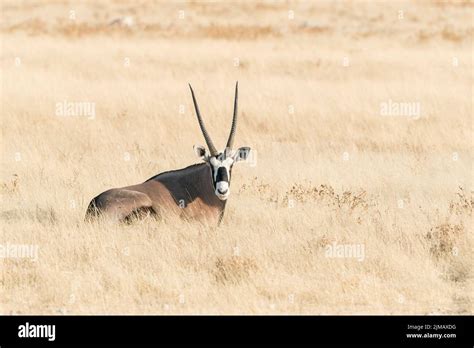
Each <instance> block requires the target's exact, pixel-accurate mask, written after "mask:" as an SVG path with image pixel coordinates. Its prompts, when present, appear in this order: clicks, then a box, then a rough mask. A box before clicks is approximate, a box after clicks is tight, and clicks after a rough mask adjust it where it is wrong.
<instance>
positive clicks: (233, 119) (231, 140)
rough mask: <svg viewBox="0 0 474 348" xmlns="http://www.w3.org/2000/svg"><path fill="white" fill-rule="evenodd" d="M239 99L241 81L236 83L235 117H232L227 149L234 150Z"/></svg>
mask: <svg viewBox="0 0 474 348" xmlns="http://www.w3.org/2000/svg"><path fill="white" fill-rule="evenodd" d="M238 99H239V81H237V82H236V83H235V97H234V116H233V117H232V126H231V128H230V134H229V140H227V145H226V148H229V149H232V144H233V143H234V136H235V129H236V127H237V103H238Z"/></svg>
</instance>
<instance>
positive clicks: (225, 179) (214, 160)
mask: <svg viewBox="0 0 474 348" xmlns="http://www.w3.org/2000/svg"><path fill="white" fill-rule="evenodd" d="M194 149H195V151H196V153H197V154H198V156H200V157H201V158H202V159H203V160H204V161H205V162H208V163H209V165H210V166H211V173H212V184H213V186H214V193H215V194H216V196H217V197H218V198H219V199H220V200H222V201H225V200H226V199H227V198H229V194H230V179H231V175H232V166H233V165H234V164H235V163H236V162H239V161H244V160H246V159H247V157H248V154H249V152H250V148H249V147H241V148H240V149H238V150H230V149H227V150H226V151H223V152H221V153H219V154H218V155H216V156H210V155H209V153H208V152H207V151H206V150H205V149H204V147H202V146H195V147H194Z"/></svg>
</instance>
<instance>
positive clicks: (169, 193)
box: [86, 163, 225, 224]
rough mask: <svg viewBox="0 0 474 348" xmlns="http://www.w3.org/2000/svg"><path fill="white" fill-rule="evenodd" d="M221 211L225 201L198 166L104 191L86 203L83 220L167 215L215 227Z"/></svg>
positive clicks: (205, 170) (208, 171)
mask: <svg viewBox="0 0 474 348" xmlns="http://www.w3.org/2000/svg"><path fill="white" fill-rule="evenodd" d="M224 209H225V201H221V200H219V199H218V198H217V197H216V195H215V194H214V187H213V185H212V178H211V169H210V167H209V165H208V164H207V163H201V164H196V165H192V166H189V167H186V168H184V169H180V170H174V171H169V172H165V173H161V174H158V175H156V176H154V177H152V178H150V179H149V180H147V181H145V182H144V183H142V184H138V185H133V186H127V187H123V188H115V189H111V190H108V191H105V192H103V193H101V194H100V195H98V196H97V197H95V198H94V199H93V200H92V201H91V202H90V204H89V207H88V208H87V212H86V219H87V220H91V219H93V218H96V217H98V216H100V215H105V216H107V217H109V218H114V219H117V220H118V221H128V220H129V219H130V218H131V217H133V216H138V217H140V216H142V215H143V213H146V214H147V215H148V214H152V215H154V216H155V217H157V218H159V219H165V218H166V217H167V216H168V215H169V214H171V215H177V216H180V217H181V218H184V219H194V220H198V221H203V222H204V221H205V222H208V223H212V224H218V223H219V222H220V219H221V218H222V216H223V213H224Z"/></svg>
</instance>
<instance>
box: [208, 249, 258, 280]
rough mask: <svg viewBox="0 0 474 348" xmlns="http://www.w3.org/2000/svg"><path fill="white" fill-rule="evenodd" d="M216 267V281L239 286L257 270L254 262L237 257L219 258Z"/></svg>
mask: <svg viewBox="0 0 474 348" xmlns="http://www.w3.org/2000/svg"><path fill="white" fill-rule="evenodd" d="M214 266H215V268H214V272H213V273H214V276H215V279H216V281H217V282H218V283H221V284H226V283H230V284H238V283H240V282H241V281H242V280H244V279H246V278H248V277H249V276H250V274H251V273H252V272H254V271H256V270H257V264H256V263H255V261H254V260H252V259H249V258H245V257H241V256H235V255H234V256H231V257H218V258H217V260H216V262H215V264H214Z"/></svg>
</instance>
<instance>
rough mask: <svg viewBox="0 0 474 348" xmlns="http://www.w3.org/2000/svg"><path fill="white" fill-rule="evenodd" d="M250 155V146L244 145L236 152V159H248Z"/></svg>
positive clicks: (238, 160)
mask: <svg viewBox="0 0 474 348" xmlns="http://www.w3.org/2000/svg"><path fill="white" fill-rule="evenodd" d="M249 156H250V147H247V146H244V147H241V148H239V149H238V150H237V151H236V152H235V154H234V161H235V162H240V161H246V160H247V159H248V158H249Z"/></svg>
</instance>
